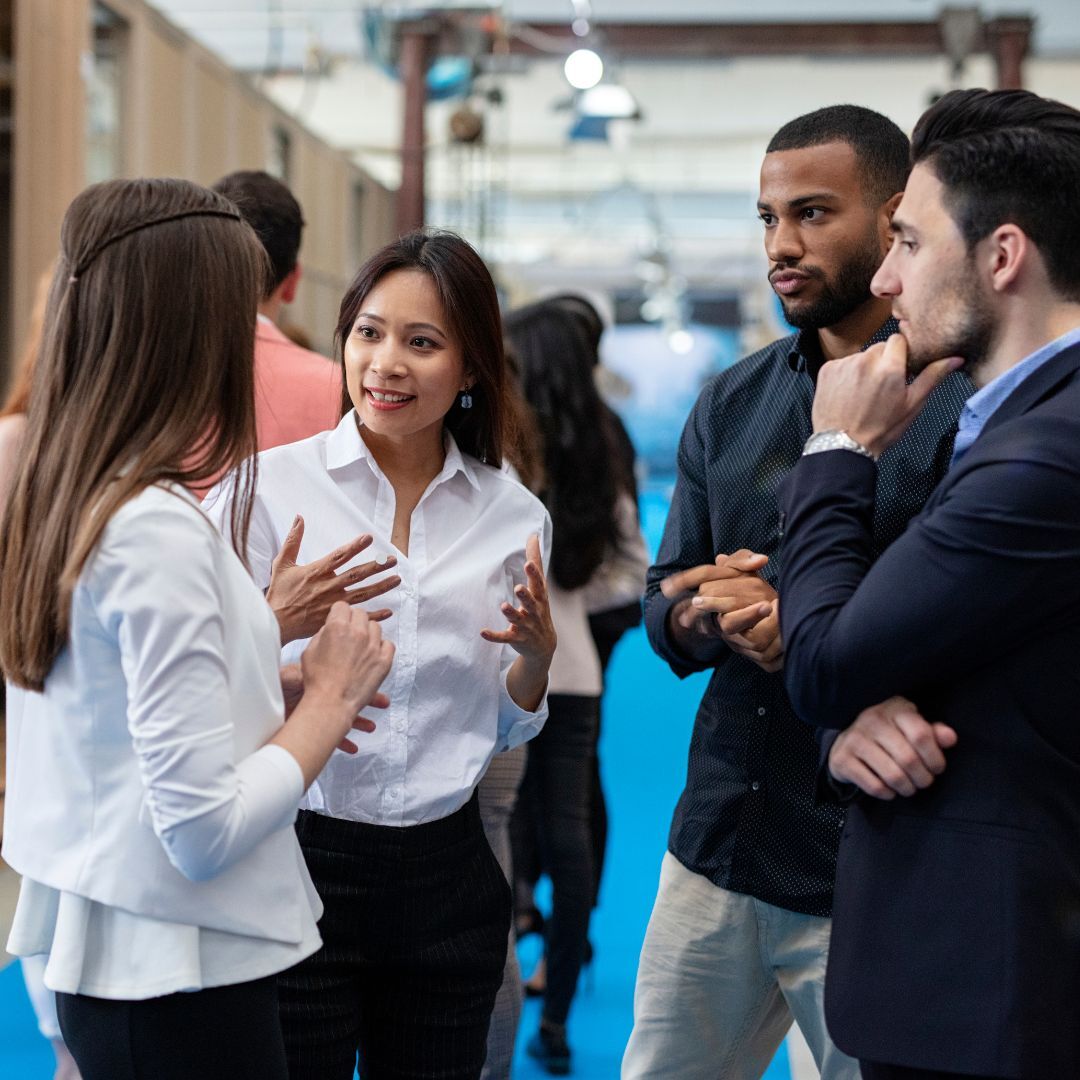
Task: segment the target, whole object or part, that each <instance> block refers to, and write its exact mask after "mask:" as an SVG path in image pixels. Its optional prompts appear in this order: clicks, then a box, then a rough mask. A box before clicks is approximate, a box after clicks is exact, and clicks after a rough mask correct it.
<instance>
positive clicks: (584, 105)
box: [577, 83, 641, 120]
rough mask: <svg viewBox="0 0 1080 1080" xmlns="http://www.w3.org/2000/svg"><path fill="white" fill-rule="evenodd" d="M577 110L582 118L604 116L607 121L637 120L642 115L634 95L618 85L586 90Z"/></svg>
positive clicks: (603, 85)
mask: <svg viewBox="0 0 1080 1080" xmlns="http://www.w3.org/2000/svg"><path fill="white" fill-rule="evenodd" d="M577 108H578V112H579V113H581V115H582V116H602V117H603V118H604V119H605V120H636V119H638V118H639V117H640V115H641V113H640V110H639V109H638V103H637V101H635V100H634V95H633V94H631V93H630V91H629V90H627V89H626V87H625V86H620V85H619V84H618V83H603V84H601V85H600V86H593V87H591V88H589V89H587V90H584V91H583V93H582V94H581V98H580V100H579V101H578V103H577Z"/></svg>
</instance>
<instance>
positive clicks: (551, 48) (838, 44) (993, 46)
mask: <svg viewBox="0 0 1080 1080" xmlns="http://www.w3.org/2000/svg"><path fill="white" fill-rule="evenodd" d="M1033 26H1034V20H1033V19H1031V18H1029V17H1027V16H1017V17H1005V18H997V19H990V20H986V21H984V22H982V23H981V26H980V27H979V28H978V30H977V32H976V34H975V36H974V39H973V41H972V51H973V52H975V53H990V54H991V55H992V56H993V57H994V60H995V62H996V64H997V68H998V74H999V84H1000V85H1002V86H1007V85H1018V84H1019V83H1020V82H1021V75H1022V72H1021V65H1022V63H1023V60H1024V58H1025V57H1026V56H1027V53H1028V51H1029V48H1030V42H1031V33H1032V29H1033ZM522 30H523V31H524V33H521V34H512V36H511V39H510V43H509V48H510V51H511V52H513V53H516V54H519V55H527V56H543V55H549V54H550V53H552V52H557V51H558V49H559V47H560V46H563V47H565V49H566V51H567V52H570V51H571V50H573V49H575V48H577V47H578V46H579V45H580V44H581V39H580V38H576V37H575V36H574V34H573V32H572V31H571V29H570V27H569V26H567V25H566V24H565V23H529V24H526V25H524V26H523V27H522ZM596 30H597V31H598V33H599V34H600V35H601V38H602V41H603V44H604V47H605V48H606V49H609V50H610V51H611V52H612V53H614V54H615V55H617V56H619V57H620V58H621V59H624V60H631V59H633V60H717V59H726V58H730V57H741V56H804V55H809V56H853V55H854V56H898V55H900V56H939V55H945V54H946V53H947V51H948V50H947V48H946V43H945V39H944V36H943V34H942V23H941V22H806V23H799V22H775V23H757V22H754V23H618V22H604V23H598V24H597V26H596ZM541 41H542V42H543V44H541Z"/></svg>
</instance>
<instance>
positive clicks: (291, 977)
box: [204, 232, 555, 1080]
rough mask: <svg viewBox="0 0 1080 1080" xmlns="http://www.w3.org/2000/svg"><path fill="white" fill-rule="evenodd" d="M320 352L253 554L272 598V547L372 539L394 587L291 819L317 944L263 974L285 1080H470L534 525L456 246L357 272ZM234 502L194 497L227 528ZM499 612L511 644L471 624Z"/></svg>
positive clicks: (524, 729) (536, 645)
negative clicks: (322, 372)
mask: <svg viewBox="0 0 1080 1080" xmlns="http://www.w3.org/2000/svg"><path fill="white" fill-rule="evenodd" d="M337 347H338V349H339V355H340V356H341V359H342V364H343V368H344V375H345V393H346V399H345V401H344V410H343V411H344V412H345V415H344V418H343V419H342V421H341V423H340V424H339V425H338V427H337V428H336V429H335V430H334V431H331V432H325V433H322V434H320V435H316V436H315V437H314V438H311V439H306V440H304V441H302V442H298V443H293V444H291V445H288V446H281V447H277V448H276V449H273V450H268V451H266V452H265V453H263V454H261V455H260V456H259V484H258V491H257V493H256V496H255V509H254V513H253V516H252V527H251V534H250V542H249V545H248V554H249V558H250V562H251V567H252V572H253V574H254V576H255V579H256V582H257V583H258V584H260V585H263V586H266V585H268V584H269V582H270V577H271V569H272V561H273V559H274V555H275V552H277V551H278V550H279V549H280V548H281V547H282V546H283V545H285V546H286V549H287V550H289V551H290V553H291V554H290V558H291V560H292V561H293V562H295V561H296V559H297V558H300V557H302V559H303V561H304V563H306V564H307V565H309V566H310V565H311V562H312V560H318V559H320V558H323V557H325V556H326V555H327V553H328V552H330V553H333V552H337V551H343V550H345V548H346V547H347V546H348V544H349V543H351V542H352V541H353V538H354V537H355V536H356V534H357V533H358V532H363V533H367V534H370V535H372V536H373V537H374V538H375V545H374V548H373V550H374V552H375V553H376V556H377V557H376V562H377V563H381V564H382V566H383V568H389V567H390V566H391V565H393V567H394V572H395V577H396V579H397V584H396V585H395V587H394V588H392V589H390V590H389V591H387V592H385V593H384V594H383V595H382V597H381V599H380V603H385V604H386V605H387V607H388V610H389V612H390V613H391V614H392V616H393V617H392V618H390V619H389V620H388V621H387V623H386V624H385V625H386V634H387V637H388V638H390V639H391V640H393V641H394V642H395V644H396V645H397V661H396V663H395V666H394V670H393V672H392V674H391V678H390V681H389V683H388V684H387V686H386V690H387V692H388V694H389V695H391V696H392V699H393V703H392V705H391V707H390V709H389V711H388V713H387V715H386V716H385V717H384V718H383V719H382V720H381V721H380V724H379V730H378V731H377V732H376V733H375V735H374V736H373V737H372V740H371V741H370V742H368V741H365V742H364V743H363V745H362V747H361V748H360V750H359V752H358V753H357V754H356V755H354V756H353V757H349V758H345V757H339V758H338V759H335V760H333V761H331V762H330V763H329V765H328V766H327V768H326V769H325V770H324V771H323V773H322V775H321V776H320V777H319V778H318V780H317V781H316V783H315V784H314V786H313V787H312V789H311V791H310V792H309V793H308V796H307V798H306V800H305V802H304V804H303V807H304V808H303V809H302V810H301V812H300V820H299V822H298V824H297V831H298V834H299V836H300V842H301V846H302V847H303V850H304V854H305V857H306V859H307V862H308V866H309V868H310V870H311V873H312V876H313V878H314V879H315V883H316V886H317V888H318V890H319V893H320V895H321V897H322V900H323V903H324V905H325V908H326V913H325V915H324V917H323V920H322V922H321V924H320V931H321V933H322V935H323V940H324V941H325V945H324V947H323V948H322V950H320V951H319V952H318V953H317V954H316V955H315V956H313V957H311V959H310V960H307V961H305V962H304V963H302V964H300V965H299V966H298V967H297V968H296V969H295V970H293V971H291V972H289V973H287V974H286V975H285V976H284V977H283V978H282V979H281V980H280V983H279V992H280V996H281V1016H282V1024H283V1028H284V1032H285V1042H286V1049H287V1052H288V1055H289V1066H290V1074H291V1076H292V1080H350V1078H351V1077H352V1075H353V1068H354V1065H355V1064H356V1059H357V1053H358V1052H359V1057H360V1061H361V1074H362V1075H363V1076H364V1077H365V1080H383V1078H395V1080H403V1078H405V1077H410V1078H411V1077H425V1076H438V1077H440V1078H443V1080H473V1078H476V1077H478V1076H479V1075H480V1071H481V1069H482V1067H483V1065H484V1058H485V1052H486V1043H487V1034H488V1024H489V1018H490V1016H491V1011H492V1006H493V1004H494V1000H495V994H496V991H497V990H498V988H499V984H500V982H501V981H502V975H503V965H504V961H505V956H506V948H507V938H508V933H509V927H510V890H509V886H508V883H507V881H506V878H505V877H504V875H503V872H502V870H501V869H500V867H499V864H498V863H497V862H496V860H495V857H494V855H493V854H492V851H491V848H490V847H489V845H488V843H487V841H486V840H485V838H484V834H483V830H482V827H481V823H480V817H479V813H478V809H477V799H476V795H475V788H476V785H477V783H478V782H479V780H480V778H481V776H482V775H483V774H484V770H485V769H486V768H487V765H488V762H489V761H490V760H491V758H492V755H493V754H495V753H496V752H498V751H500V750H505V749H507V748H508V747H513V746H517V745H520V744H521V743H522V742H524V741H526V740H527V739H530V738H532V737H533V736H534V735H535V734H536V732H537V731H538V730H539V729H540V727H541V726H542V724H543V722H544V718H545V716H546V714H547V706H546V701H545V695H546V689H547V680H548V667H549V664H550V661H551V656H552V653H553V652H554V649H555V633H554V629H553V627H552V623H551V618H550V615H549V612H548V603H547V587H546V582H545V579H544V574H543V563H544V561H545V559H544V558H542V552H546V549H547V547H548V544H549V541H548V536H549V529H550V521H549V518H548V515H547V513H546V511H545V510H544V507H543V504H542V503H541V502H540V501H539V500H538V499H536V498H535V496H533V495H532V494H530V493H529V492H528V491H527V490H526V489H525V488H524V487H522V486H521V484H519V483H518V482H517V481H516V480H514V479H512V478H511V477H510V476H509V475H508V474H507V473H506V472H504V471H503V470H502V468H501V466H502V463H503V455H504V453H505V452H506V447H507V443H508V436H509V432H508V428H509V415H508V403H507V394H508V385H507V370H506V361H505V357H504V355H503V344H502V324H501V320H500V316H499V308H498V301H497V298H496V293H495V286H494V283H493V282H492V280H491V276H490V274H489V273H488V270H487V268H486V267H485V266H484V263H483V261H482V260H481V259H480V257H479V256H478V255H477V253H476V252H475V251H474V250H473V249H472V248H471V247H470V246H469V245H468V244H467V243H466V242H465V241H464V240H462V239H461V238H460V237H458V236H455V235H453V234H452V233H443V232H432V233H425V232H417V233H412V234H410V235H408V236H404V237H402V238H401V239H400V240H398V241H396V242H394V243H393V244H390V245H388V246H387V247H385V248H384V249H383V250H381V251H380V252H378V253H377V254H375V255H374V256H373V257H372V258H371V259H369V260H368V261H367V263H365V265H364V266H363V267H361V269H360V271H359V272H358V274H357V275H356V278H355V279H354V280H353V282H352V284H351V285H350V286H349V289H348V291H347V292H346V294H345V297H344V299H343V300H342V302H341V311H340V315H339V319H338V325H337ZM228 502H229V499H228V498H226V499H224V500H221V499H219V500H217V501H215V496H214V494H213V493H212V494H211V495H210V496H208V498H207V501H206V503H204V506H205V507H206V508H208V509H209V510H210V512H211V513H212V514H214V515H215V516H222V515H224V514H225V513H226V512H227V507H228ZM298 511H299V513H300V514H301V515H303V518H304V520H305V523H306V524H305V528H304V532H303V534H302V542H301V543H300V545H299V547H297V543H296V537H297V527H298V526H297V523H298V521H299V518H298V516H297V512H298ZM294 549H296V550H294ZM331 561H333V559H331ZM370 570H371V564H370V563H368V564H365V565H362V566H358V567H354V568H352V569H350V568H348V567H345V569H343V570H342V572H341V574H340V575H338V577H339V579H340V580H343V581H344V582H346V583H351V582H352V581H359V580H360V579H361V577H364V576H366V575H367V574H368V573H369V572H370ZM353 575H355V576H353ZM511 601H513V602H512V603H511ZM500 613H501V614H502V616H503V617H504V618H505V619H506V620H507V623H508V625H507V626H506V627H505V629H502V630H497V631H496V630H491V629H487V627H489V626H490V625H491V623H492V621H493V620H495V619H497V618H498V616H499V615H500ZM294 621H298V622H299V623H302V622H303V620H302V619H299V620H292V619H286V620H284V621H283V640H285V641H289V639H290V638H292V637H296V636H298V635H297V634H296V633H295V632H294V630H293V629H292V628H291V624H292V623H293V622H294ZM302 644H303V642H302V641H293V642H290V644H288V645H287V646H286V648H285V651H284V653H283V658H284V659H285V660H286V661H287V660H289V659H291V657H292V655H293V654H294V652H295V651H296V650H298V649H299V648H301V647H302Z"/></svg>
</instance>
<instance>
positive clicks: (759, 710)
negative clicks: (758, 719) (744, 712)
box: [757, 705, 765, 716]
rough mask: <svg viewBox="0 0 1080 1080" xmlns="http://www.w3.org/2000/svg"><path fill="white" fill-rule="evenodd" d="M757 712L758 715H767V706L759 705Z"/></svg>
mask: <svg viewBox="0 0 1080 1080" xmlns="http://www.w3.org/2000/svg"><path fill="white" fill-rule="evenodd" d="M757 714H758V716H764V715H765V706H764V705H759V706H758V710H757Z"/></svg>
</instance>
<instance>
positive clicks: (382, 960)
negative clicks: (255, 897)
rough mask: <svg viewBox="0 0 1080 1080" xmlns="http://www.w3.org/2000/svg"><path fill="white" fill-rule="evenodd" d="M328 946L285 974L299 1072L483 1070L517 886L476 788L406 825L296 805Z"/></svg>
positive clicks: (463, 1075) (291, 1044) (466, 1078)
mask: <svg viewBox="0 0 1080 1080" xmlns="http://www.w3.org/2000/svg"><path fill="white" fill-rule="evenodd" d="M296 831H297V834H298V836H299V838H300V844H301V847H302V848H303V851H304V857H305V859H306V860H307V864H308V869H309V870H310V871H311V876H312V878H313V880H314V882H315V887H316V888H317V889H318V891H319V895H320V896H321V897H322V901H323V904H324V906H325V912H324V914H323V917H322V920H321V922H320V923H319V930H320V932H321V933H322V937H323V947H322V948H321V949H320V950H319V951H318V952H317V953H315V955H314V956H311V957H309V958H308V959H307V960H304V961H303V962H302V963H300V964H297V966H296V967H294V968H292V969H290V970H289V971H287V972H284V973H283V974H282V975H281V976H280V977H279V979H278V994H279V997H280V1002H281V1026H282V1029H283V1032H284V1036H285V1049H286V1054H287V1056H288V1061H289V1076H290V1077H291V1080H351V1078H352V1074H353V1067H354V1065H355V1064H356V1062H357V1056H358V1055H359V1070H360V1075H361V1076H362V1077H363V1078H364V1080H391V1078H392V1080H421V1078H425V1080H427V1078H432V1080H474V1078H476V1077H479V1076H480V1071H481V1069H482V1068H483V1066H484V1058H485V1055H486V1052H487V1033H488V1024H489V1021H490V1018H491V1011H492V1008H493V1007H494V1004H495V994H496V992H497V991H498V989H499V985H500V983H501V982H502V975H503V965H504V964H505V962H506V947H507V938H508V935H509V932H510V887H509V885H508V884H507V882H506V878H505V877H504V876H503V872H502V870H501V869H500V868H499V864H498V862H497V861H496V859H495V856H494V855H493V854H492V851H491V848H490V847H489V846H488V842H487V840H486V838H485V836H484V831H483V828H482V827H481V824H480V813H479V810H478V809H477V800H476V796H475V795H474V796H473V798H472V800H471V801H470V802H469V803H468V804H467V805H466V806H464V807H463V808H462V809H461V810H459V811H458V812H457V813H455V814H452V815H451V816H450V817H448V818H444V819H443V820H441V821H433V822H428V823H425V824H423V825H413V826H409V827H405V828H392V827H387V826H381V825H367V824H363V823H358V822H353V821H342V820H340V819H337V818H332V817H327V816H325V815H322V814H313V813H307V812H305V811H301V812H300V817H299V820H298V821H297V826H296Z"/></svg>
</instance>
